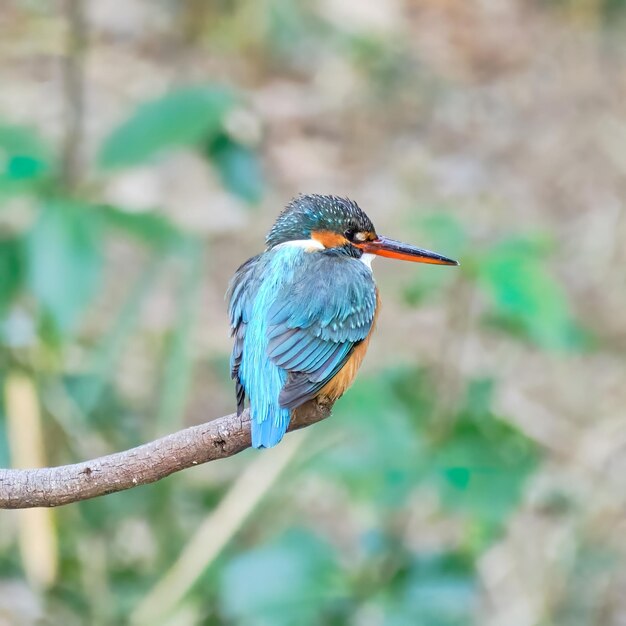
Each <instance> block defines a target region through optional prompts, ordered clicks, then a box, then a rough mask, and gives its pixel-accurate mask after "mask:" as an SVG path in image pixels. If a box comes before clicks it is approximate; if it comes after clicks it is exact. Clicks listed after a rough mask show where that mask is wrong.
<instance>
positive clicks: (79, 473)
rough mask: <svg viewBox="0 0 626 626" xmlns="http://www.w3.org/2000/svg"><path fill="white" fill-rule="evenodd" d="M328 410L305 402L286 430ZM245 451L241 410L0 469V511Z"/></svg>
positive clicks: (119, 486) (53, 502) (119, 485)
mask: <svg viewBox="0 0 626 626" xmlns="http://www.w3.org/2000/svg"><path fill="white" fill-rule="evenodd" d="M331 408H332V406H331V405H329V404H323V403H319V402H309V403H308V404H306V405H304V406H303V407H301V408H299V409H298V410H297V411H296V413H295V414H294V415H293V417H292V420H291V424H290V425H289V430H296V429H298V428H303V427H305V426H309V425H310V424H314V423H315V422H319V421H320V420H323V419H324V418H326V417H328V416H329V415H330V411H331ZM249 447H250V417H249V414H248V411H247V410H246V411H244V413H243V414H242V415H241V416H240V417H238V416H237V415H236V414H234V413H233V414H231V415H225V416H223V417H219V418H217V419H215V420H213V421H211V422H206V423H205V424H200V425H198V426H192V427H191V428H186V429H184V430H180V431H178V432H175V433H172V434H171V435H167V436H165V437H162V438H161V439H156V440H155V441H151V442H150V443H146V444H143V445H141V446H138V447H136V448H131V449H130V450H125V451H124V452H117V453H115V454H110V455H108V456H103V457H100V458H97V459H93V460H91V461H84V462H82V463H76V464H73V465H62V466H60V467H45V468H41V469H26V470H21V469H0V508H3V509H25V508H32V507H38V506H46V507H51V506H60V505H62V504H69V503H71V502H78V501H79V500H87V499H89V498H95V497H97V496H103V495H106V494H109V493H114V492H116V491H123V490H124V489H132V488H133V487H137V486H138V485H146V484H148V483H153V482H155V481H157V480H160V479H161V478H165V477H166V476H169V475H170V474H173V473H174V472H179V471H180V470H183V469H186V468H188V467H192V466H194V465H200V464H201V463H208V462H209V461H215V460H217V459H223V458H226V457H229V456H233V455H234V454H237V453H238V452H241V451H242V450H245V449H246V448H249Z"/></svg>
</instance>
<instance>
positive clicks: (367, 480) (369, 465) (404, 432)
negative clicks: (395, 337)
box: [313, 372, 424, 506]
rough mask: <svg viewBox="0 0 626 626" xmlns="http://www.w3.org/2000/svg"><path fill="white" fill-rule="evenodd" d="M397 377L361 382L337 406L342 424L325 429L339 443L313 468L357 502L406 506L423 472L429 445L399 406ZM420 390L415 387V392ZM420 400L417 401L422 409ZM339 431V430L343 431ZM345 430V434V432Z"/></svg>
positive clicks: (404, 410)
mask: <svg viewBox="0 0 626 626" xmlns="http://www.w3.org/2000/svg"><path fill="white" fill-rule="evenodd" d="M395 381H396V373H395V372H386V373H383V374H381V375H379V376H377V377H376V378H368V379H360V380H357V381H356V383H355V384H354V386H353V387H352V388H351V389H350V393H348V394H346V395H345V396H344V397H343V398H342V399H341V400H340V402H338V403H337V404H336V406H335V409H334V413H335V415H336V417H337V420H336V423H333V424H330V423H327V424H320V430H321V432H323V430H324V429H328V430H331V431H332V433H333V436H334V437H339V441H338V442H337V443H336V444H334V445H333V446H332V447H331V448H330V449H329V450H328V451H327V452H325V453H324V454H321V455H319V457H318V458H317V459H316V460H315V461H314V462H313V465H314V467H315V469H316V470H317V471H318V472H319V473H321V474H327V475H328V474H330V476H331V478H332V480H334V481H336V482H339V483H343V484H345V485H346V486H347V487H348V488H349V490H350V492H351V494H352V495H353V496H354V497H355V498H361V499H364V500H366V501H368V502H377V503H379V504H382V505H387V506H395V505H398V504H400V503H402V502H403V501H404V500H405V499H406V497H407V495H408V494H409V493H411V491H412V490H413V489H414V487H415V484H416V482H417V480H418V479H419V475H420V472H421V471H422V470H423V458H424V450H423V447H424V441H423V440H422V439H421V438H420V437H419V436H418V434H417V433H416V431H415V427H414V424H413V423H412V420H411V417H410V414H409V411H408V410H407V407H405V406H403V405H402V404H401V403H400V402H399V397H398V394H397V393H396V390H395V387H394V384H395ZM418 387H419V385H418V384H416V380H413V381H412V389H413V390H415V389H416V388H418ZM419 402H420V400H419V399H417V398H415V397H414V399H413V404H414V405H418V404H419ZM338 429H339V430H338ZM342 430H343V432H342Z"/></svg>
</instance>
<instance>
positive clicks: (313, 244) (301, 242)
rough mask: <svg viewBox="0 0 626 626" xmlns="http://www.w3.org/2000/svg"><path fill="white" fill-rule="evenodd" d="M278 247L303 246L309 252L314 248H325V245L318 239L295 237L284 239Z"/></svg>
mask: <svg viewBox="0 0 626 626" xmlns="http://www.w3.org/2000/svg"><path fill="white" fill-rule="evenodd" d="M276 248H303V249H304V250H306V251H307V252H313V251H314V250H325V249H326V248H324V245H323V244H322V242H321V241H318V240H317V239H294V240H293V241H283V243H279V244H278V245H277V246H276Z"/></svg>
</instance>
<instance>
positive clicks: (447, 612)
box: [386, 554, 477, 626]
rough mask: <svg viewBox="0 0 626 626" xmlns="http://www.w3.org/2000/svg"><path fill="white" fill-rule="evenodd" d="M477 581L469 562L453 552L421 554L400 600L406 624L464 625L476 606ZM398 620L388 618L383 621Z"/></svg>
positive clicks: (391, 622) (395, 622)
mask: <svg viewBox="0 0 626 626" xmlns="http://www.w3.org/2000/svg"><path fill="white" fill-rule="evenodd" d="M476 591H477V589H476V582H475V579H474V575H473V572H472V569H471V567H470V566H469V564H468V563H467V562H466V561H465V560H463V559H461V558H459V557H458V556H456V555H454V554H450V555H447V554H446V555H432V556H421V557H420V558H418V559H416V560H415V562H414V563H413V565H412V567H411V569H410V571H409V574H408V577H407V581H406V585H405V588H404V592H403V594H402V596H401V599H400V602H399V603H398V604H397V605H396V606H399V607H402V608H403V609H404V611H405V615H406V617H409V616H410V617H411V618H412V619H411V620H409V621H408V622H405V623H412V624H428V625H429V626H467V624H470V623H472V621H473V620H472V614H473V611H474V609H475V606H476V601H477V594H476ZM400 623H401V622H399V621H397V619H396V620H394V619H388V620H387V621H386V624H387V625H388V626H391V625H392V624H398V626H399V624H400Z"/></svg>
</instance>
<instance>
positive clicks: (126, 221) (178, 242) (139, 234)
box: [100, 206, 188, 251]
mask: <svg viewBox="0 0 626 626" xmlns="http://www.w3.org/2000/svg"><path fill="white" fill-rule="evenodd" d="M100 214H101V215H102V218H103V220H104V223H105V225H106V226H107V227H109V228H113V229H116V230H119V231H120V232H123V233H125V234H127V235H130V236H131V237H133V238H135V239H139V240H141V241H143V242H145V243H146V244H148V245H149V246H153V247H154V248H158V249H159V250H161V251H167V250H175V249H180V248H182V249H187V244H188V238H187V237H186V236H185V235H184V234H183V233H182V232H181V231H179V230H178V229H177V228H176V227H175V226H174V225H173V224H172V223H171V222H170V221H169V220H168V219H167V218H166V217H164V216H162V215H159V214H158V213H130V212H128V211H123V210H121V209H117V208H115V207H108V206H107V207H101V208H100Z"/></svg>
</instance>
